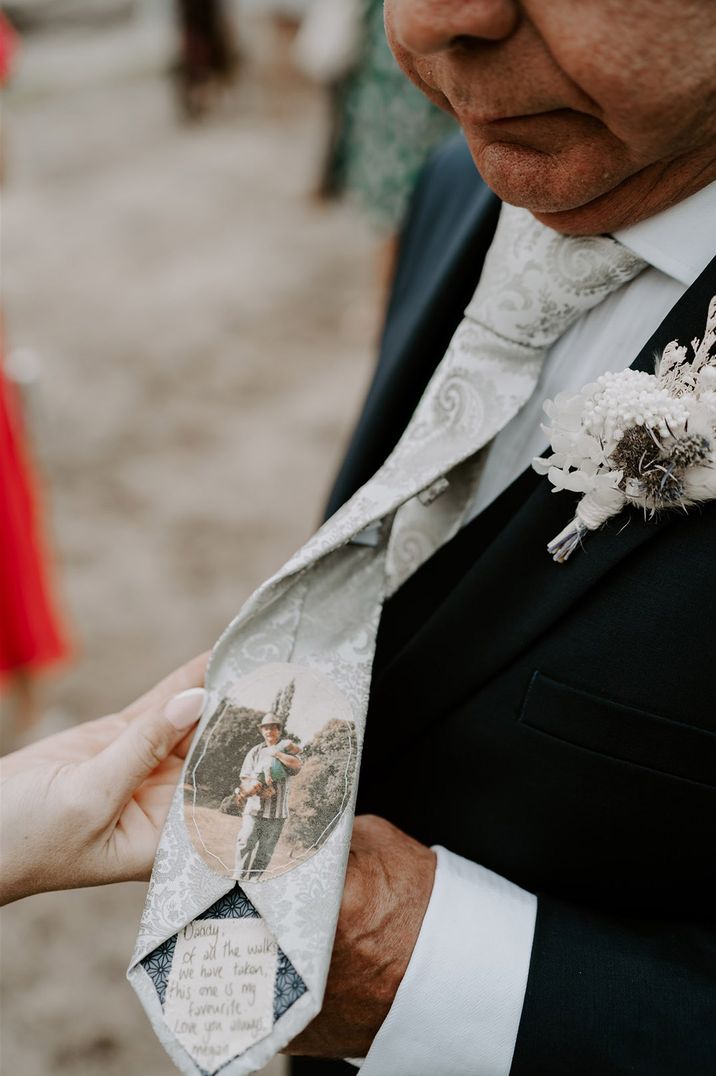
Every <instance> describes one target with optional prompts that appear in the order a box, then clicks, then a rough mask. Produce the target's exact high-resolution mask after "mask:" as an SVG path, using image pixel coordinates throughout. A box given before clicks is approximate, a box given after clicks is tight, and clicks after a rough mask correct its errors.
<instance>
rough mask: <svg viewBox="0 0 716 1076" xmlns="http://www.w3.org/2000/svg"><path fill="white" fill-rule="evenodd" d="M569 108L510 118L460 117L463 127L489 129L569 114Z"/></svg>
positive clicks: (528, 113)
mask: <svg viewBox="0 0 716 1076" xmlns="http://www.w3.org/2000/svg"><path fill="white" fill-rule="evenodd" d="M571 111H572V109H569V108H547V109H545V110H544V111H542V112H522V113H519V114H517V115H512V116H475V115H473V116H467V115H463V116H461V117H460V122H461V124H462V125H463V126H465V127H491V126H493V125H495V124H509V123H516V122H519V123H523V122H524V121H525V120H539V119H544V117H545V116H557V115H559V114H565V115H566V114H567V113H569V112H571Z"/></svg>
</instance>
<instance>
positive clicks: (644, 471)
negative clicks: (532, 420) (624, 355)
mask: <svg viewBox="0 0 716 1076" xmlns="http://www.w3.org/2000/svg"><path fill="white" fill-rule="evenodd" d="M715 345H716V295H715V296H714V297H713V298H712V299H711V302H710V304H709V311H708V318H707V321H706V329H705V332H704V335H703V339H702V340H698V339H696V340H693V341H692V342H691V348H692V350H693V356H692V357H691V358H689V355H688V353H687V349H686V348H685V347H682V346H681V345H680V344H679V343H678V342H677V341H676V340H673V341H672V342H671V343H670V344H667V346H666V347H665V349H664V352H663V354H662V355H661V356H660V357H658V358H657V361H656V370H655V373H653V374H647V373H643V372H642V371H639V370H623V371H622V372H621V373H616V374H613V373H607V374H603V375H602V376H601V377H600V378H598V379H597V381H596V382H594V383H593V384H591V385H587V386H586V387H585V388H583V389H582V391H581V392H579V393H577V394H576V395H571V394H568V393H561V394H560V395H559V396H557V397H556V399H554V400H547V402H546V403H545V405H544V409H545V411H546V413H547V415H548V417H549V419H550V423H549V425H547V426H543V429H544V431H545V433H546V434H547V435H548V436H549V439H550V445H551V448H552V452H553V454H552V455H551V456H548V457H547V458H545V459H541V458H537V459H535V460H534V461H533V464H532V466H533V467H534V469H535V470H536V471H537V472H538V473H539V474H546V475H547V477H548V478H549V480H550V482H551V483H552V485H553V487H554V492H555V493H557V492H559V491H560V490H565V489H566V490H571V491H572V492H574V493H581V494H583V496H582V499H581V500H580V502H579V504H578V505H577V510H576V513H575V516H574V519H573V520H572V521H571V522H570V523H569V524H568V525H567V526H566V527H565V528H564V530H563V531H561V532H560V533H559V534H558V535H557V536H556V538H553V540H552V541H551V542H550V543H549V545H548V546H547V549H548V551H549V552H550V553H551V554H552V557H553V559H554V560H556V561H559V562H562V561H565V560H567V558H568V557H569V556H570V555H571V554H572V553H573V552H574V550H575V549H576V548H577V546H578V545H579V544H580V542H581V540H582V538H583V537H584V535H585V534H586V533H587V531H593V530H597V528H598V527H601V526H602V524H603V523H606V521H607V520H608V519H611V518H612V516H615V515H616V514H617V513H618V512H620V511H621V510H622V508H624V507H625V506H626V505H629V504H632V505H636V506H637V507H639V508H641V509H642V510H643V511H644V512H645V514H646V515H647V516H649V517H650V518H651V517H653V516H655V515H656V514H657V513H659V512H661V511H663V510H665V509H667V508H681V509H683V510H684V511H685V510H686V509H687V508H689V507H690V506H691V505H694V504H699V503H700V502H702V501H709V500H713V499H714V498H716V354H714V353H713V352H714V347H715Z"/></svg>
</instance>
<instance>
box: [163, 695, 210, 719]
mask: <svg viewBox="0 0 716 1076" xmlns="http://www.w3.org/2000/svg"><path fill="white" fill-rule="evenodd" d="M205 699H206V692H205V691H204V688H203V687H190V688H189V689H188V690H187V691H180V692H179V694H178V695H175V696H174V698H173V699H170V700H169V702H168V703H167V704H166V706H165V707H164V716H165V717H166V719H167V721H169V722H171V724H172V725H173V726H174V728H175V729H188V728H190V726H191V725H194V724H196V722H197V721H198V720H199V717H200V715H201V711H202V710H203V709H204V700H205Z"/></svg>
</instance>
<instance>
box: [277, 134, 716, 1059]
mask: <svg viewBox="0 0 716 1076" xmlns="http://www.w3.org/2000/svg"><path fill="white" fill-rule="evenodd" d="M498 213H499V202H498V200H497V199H496V198H495V196H494V195H492V194H491V193H490V191H489V190H488V189H487V188H486V187H485V186H484V184H483V183H482V182H481V180H480V179H479V176H478V175H477V173H476V171H475V169H474V166H473V164H472V161H471V160H470V157H469V155H468V152H467V149H466V147H465V145H464V143H463V142H462V141H461V140H459V141H457V142H453V143H451V144H450V145H449V146H448V147H446V148H445V149H443V150H441V151H440V152H439V153H438V154H437V155H436V156H435V157H434V159H433V160H432V162H431V164H430V165H429V167H428V169H427V171H426V173H425V175H424V177H423V179H422V181H421V184H420V186H419V188H418V190H417V192H416V196H415V199H414V201H413V205H412V209H411V213H410V216H409V219H408V222H407V225H406V229H405V234H404V237H403V240H402V244H401V250H400V257H399V263H398V268H397V275H396V279H395V286H394V289H393V294H392V298H391V302H390V307H389V310H388V316H387V323H386V327H385V332H384V336H383V341H382V346H381V352H380V359H379V363H378V367H377V370H376V374H375V379H374V381H373V385H372V387H371V389H370V393H369V396H368V399H367V401H366V405H365V409H364V412H363V415H362V417H361V419H360V421H359V424H358V427H357V429H356V432H355V435H354V437H353V440H352V443H351V445H350V448H349V451H348V454H347V456H346V460H345V462H344V464H343V466H342V468H341V470H340V473H339V476H338V479H337V482H336V487H335V489H334V491H333V495H332V497H331V502H330V506H329V509H330V510H333V509H335V508H336V507H337V506H338V505H339V504H340V503H342V502H343V501H344V500H345V499H346V498H347V497H348V496H350V495H351V493H352V492H353V491H354V490H355V489H356V488H358V487H359V486H360V485H361V484H362V483H363V482H364V481H366V479H367V478H369V477H370V475H371V474H372V473H373V472H374V471H375V469H376V468H377V466H378V465H379V464H380V463H381V462H382V461H383V459H385V457H386V455H387V454H388V452H389V451H390V450H391V448H392V447H393V445H394V444H395V442H396V441H397V439H398V438H399V436H400V434H401V432H402V430H403V429H404V427H405V425H406V423H407V421H408V419H409V418H410V415H411V414H412V411H413V409H414V407H415V405H416V403H417V401H418V399H419V397H420V395H421V394H422V391H423V389H424V387H425V385H426V383H427V381H428V380H429V378H430V375H431V374H432V372H433V370H434V368H435V366H436V365H437V363H438V362H439V361H440V359H441V358H442V356H443V354H444V352H445V350H446V347H447V343H448V341H449V339H450V337H451V335H452V333H453V332H454V330H455V328H456V327H457V325H458V323H459V321H460V319H461V317H462V314H463V310H464V307H465V306H466V304H467V302H468V300H469V298H470V297H471V295H472V293H473V291H474V288H475V286H476V283H477V281H478V279H479V275H480V271H481V267H482V263H483V260H484V256H485V253H486V251H487V249H488V247H489V245H490V242H491V240H492V236H493V234H494V229H495V225H496V221H497V216H498ZM715 245H716V244H715ZM715 252H716V251H715ZM715 293H716V259H714V261H713V262H712V263H711V265H710V266H709V267H708V268H707V270H706V271H705V272H704V274H702V276H701V277H700V278H699V280H698V281H697V282H696V283H695V284H694V285H693V286H692V287H691V288H690V289H689V290H688V292H687V293H686V295H685V296H684V297H683V298H682V299H681V300H680V302H679V303H677V305H676V306H675V307H674V308H673V310H671V311H668V310H665V311H664V318H665V320H664V322H663V323H662V325H661V326H660V328H659V329H658V330H657V331H656V332H655V333H654V335H653V336H652V338H651V339H650V340H649V341H647V342H646V344H645V346H644V348H643V350H642V351H641V352H640V354H639V355H638V356H636V357H635V362H634V366H635V367H637V368H641V369H653V358H654V354H655V352H656V351H657V350H659V349H661V348H663V347H664V345H665V344H666V343H667V342H668V341H669V340H672V339H674V338H678V339H679V340H680V341H681V342H683V343H686V342H687V341H690V340H691V339H692V338H693V337H694V336H697V335H699V336H700V335H701V334H702V333H703V328H704V324H705V319H706V312H707V308H708V302H709V299H710V298H711V296H712V295H713V294H715ZM571 496H572V495H570V494H565V493H561V494H559V495H553V494H552V493H551V492H550V487H549V483H548V482H547V480H546V479H544V478H539V477H537V476H536V475H535V474H533V473H532V472H530V471H527V472H525V473H524V474H523V475H521V476H520V477H519V478H518V479H517V480H516V481H515V482H514V483H513V484H512V485H511V486H510V487H509V488H508V489H507V490H505V492H504V493H503V494H502V495H501V496H500V497H499V498H498V499H497V501H496V502H494V503H493V504H492V505H491V506H490V507H489V508H488V509H487V510H486V511H485V512H483V513H482V514H481V515H480V516H478V518H477V519H476V520H474V521H473V522H472V523H471V524H470V525H469V526H468V527H466V528H464V529H463V530H462V531H461V532H460V534H458V535H457V536H456V538H454V539H453V540H452V541H451V542H450V543H449V544H448V545H447V546H446V547H444V548H443V549H442V550H441V551H440V552H439V553H438V554H436V555H435V556H434V557H432V558H431V560H430V561H428V563H427V564H426V565H425V566H424V567H423V568H422V569H421V570H420V571H419V572H417V573H416V575H414V576H413V578H412V579H411V580H410V581H409V582H408V583H407V584H406V585H405V586H404V587H403V588H401V590H400V591H399V592H398V593H397V594H396V595H395V596H394V597H393V598H392V599H391V601H390V602H389V603H388V604H387V606H386V609H385V612H384V615H383V619H382V622H381V628H380V632H379V638H378V649H377V654H376V663H375V670H374V677H373V684H372V689H371V703H370V709H369V714H368V726H367V736H366V745H365V752H364V759H363V765H362V770H361V779H360V785H359V799H358V810H359V811H370V812H373V813H376V814H380V815H383V816H384V817H386V818H388V819H390V820H391V821H393V822H394V823H395V824H396V825H398V826H400V827H402V828H403V829H404V830H406V831H407V832H408V833H410V834H412V835H413V836H414V837H416V838H417V839H418V840H421V841H423V842H425V843H427V844H433V843H440V844H443V845H445V846H446V847H447V848H449V849H451V850H452V851H454V852H456V853H458V854H460V855H462V856H466V857H467V858H469V859H472V860H474V861H476V862H479V863H481V864H483V865H485V866H486V867H489V868H490V869H492V870H494V871H497V872H498V873H500V874H502V875H504V876H506V877H507V878H509V879H511V880H512V881H513V882H515V883H517V884H518V885H520V886H523V887H524V888H526V889H529V890H531V891H532V892H535V893H536V894H537V895H538V916H537V927H536V935H535V942H534V947H533V952H532V960H531V967H530V975H529V981H528V986H527V994H526V998H525V1005H524V1009H523V1013H522V1019H521V1023H520V1028H519V1035H518V1039H517V1044H516V1049H515V1055H514V1059H513V1064H512V1070H511V1074H512V1076H607V1074H613V1073H614V1074H616V1073H630V1074H639V1076H675V1074H677V1073H685V1074H688V1076H713V1074H714V1073H716V841H715V840H714V836H715V833H716V826H715V825H714V823H715V821H716V631H715V630H714V621H713V620H712V619H711V618H712V616H713V609H714V604H715V602H716V504H710V505H707V506H705V507H703V508H702V509H701V510H696V511H691V512H690V513H689V514H688V515H681V514H676V513H674V514H672V515H668V516H664V517H662V519H661V520H659V521H658V522H657V523H653V522H647V521H645V520H644V519H642V518H641V517H640V516H639V514H638V513H636V512H629V513H628V514H627V516H626V517H624V516H622V517H619V518H618V519H617V520H616V521H614V522H612V523H611V524H609V525H608V526H607V527H605V528H604V529H603V530H601V531H599V532H598V533H595V534H592V535H590V536H589V537H588V539H587V540H586V542H585V545H584V548H583V549H582V550H580V551H578V552H577V553H575V554H574V556H573V558H572V559H571V560H570V561H569V562H568V563H566V564H563V565H557V564H554V563H553V562H552V560H551V559H550V557H549V555H548V554H547V552H546V545H547V542H548V541H549V540H550V539H551V538H552V537H553V536H554V535H555V534H556V533H558V532H559V531H560V530H561V528H562V527H563V526H564V524H565V522H566V521H567V520H568V519H569V518H570V516H571V512H572V510H573V508H574V506H575V503H576V499H574V500H571V499H570V498H571ZM625 518H628V524H627V525H626V526H624V523H625ZM396 715H399V716H397V717H396ZM396 719H397V720H399V721H402V722H404V728H403V729H402V730H400V729H399V730H398V731H397V732H396V733H395V735H396V736H397V737H398V738H399V739H400V742H401V743H402V744H403V745H408V746H407V747H405V746H404V751H407V756H406V757H404V759H403V764H402V765H401V767H400V770H401V773H402V774H412V775H413V776H412V777H411V778H410V779H408V778H407V777H405V778H404V779H401V778H400V777H397V776H396V774H395V771H394V770H393V769H392V768H391V765H390V759H389V758H386V757H385V755H384V753H383V751H382V747H383V746H384V738H383V736H382V733H381V727H384V724H385V722H387V721H388V720H390V722H391V725H393V726H394V723H395V721H396ZM451 741H453V742H455V743H458V744H460V749H461V753H462V755H463V757H469V758H470V760H471V764H470V770H471V773H470V776H469V778H466V779H463V780H461V781H460V782H459V783H458V784H457V785H456V784H453V786H452V787H451V791H450V795H448V796H435V795H432V794H430V793H429V791H428V790H427V784H425V785H424V784H423V783H422V782H421V781H420V780H416V779H415V775H420V774H421V773H424V774H427V773H429V772H430V770H431V768H432V759H433V757H434V754H435V750H436V747H437V746H438V745H440V744H444V743H449V742H451ZM329 1069H332V1071H335V1072H336V1073H337V1072H339V1071H344V1070H343V1068H342V1067H338V1066H336V1065H333V1063H324V1062H323V1063H322V1062H312V1061H303V1062H300V1063H299V1064H298V1065H297V1066H296V1071H297V1072H300V1073H303V1072H305V1073H308V1072H315V1073H316V1074H317V1076H318V1074H319V1073H321V1072H323V1073H326V1074H327V1073H328V1072H329ZM345 1071H348V1070H347V1069H346V1070H345ZM416 1076H431V1074H430V1073H416ZM475 1076H479V1074H475Z"/></svg>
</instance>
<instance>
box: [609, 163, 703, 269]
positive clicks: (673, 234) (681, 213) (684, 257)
mask: <svg viewBox="0 0 716 1076" xmlns="http://www.w3.org/2000/svg"><path fill="white" fill-rule="evenodd" d="M614 238H615V239H616V240H618V242H620V243H622V244H623V245H624V246H625V247H628V248H629V250H632V251H633V252H634V253H635V254H638V255H639V257H640V258H643V259H644V261H646V262H648V263H649V265H652V266H654V268H655V269H660V270H661V271H662V273H666V275H667V276H670V277H674V279H675V280H678V281H680V282H681V283H682V284H684V285H685V286H686V287H689V286H690V285H691V284H693V282H694V281H695V280H696V278H697V276H698V275H699V273H701V272H702V270H703V269H704V268H705V267H706V266H707V265H708V263H709V262H710V261H711V259H712V258H713V256H714V254H716V182H714V183H710V184H709V185H708V187H703V188H702V189H701V190H700V191H697V192H696V194H692V195H691V196H690V197H689V198H685V199H684V201H683V202H677V204H676V205H674V206H671V208H670V209H665V210H663V211H662V212H661V213H656V214H655V215H654V216H653V217H648V218H647V219H646V220H642V221H640V222H639V223H638V224H632V225H631V226H630V227H629V228H622V229H621V230H620V231H618V232H614Z"/></svg>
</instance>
